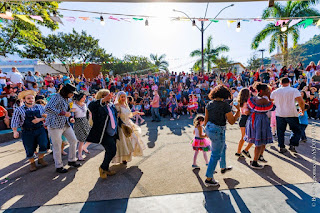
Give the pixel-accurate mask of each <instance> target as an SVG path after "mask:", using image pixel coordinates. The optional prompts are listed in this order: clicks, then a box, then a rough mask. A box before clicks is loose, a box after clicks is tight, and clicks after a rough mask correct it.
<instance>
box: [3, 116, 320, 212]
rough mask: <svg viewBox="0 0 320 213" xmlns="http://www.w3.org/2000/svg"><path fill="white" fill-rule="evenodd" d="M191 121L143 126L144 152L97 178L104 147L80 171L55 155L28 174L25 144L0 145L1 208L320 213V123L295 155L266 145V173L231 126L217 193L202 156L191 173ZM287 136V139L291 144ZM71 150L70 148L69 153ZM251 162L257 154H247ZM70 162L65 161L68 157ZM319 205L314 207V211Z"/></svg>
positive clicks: (311, 128) (93, 148)
mask: <svg viewBox="0 0 320 213" xmlns="http://www.w3.org/2000/svg"><path fill="white" fill-rule="evenodd" d="M192 132H193V126H192V120H188V119H187V118H186V117H182V118H181V119H180V120H176V121H169V120H168V119H163V121H162V122H160V123H152V122H150V120H149V119H147V122H146V124H144V125H142V135H143V140H144V142H145V143H146V144H147V149H146V150H145V152H144V156H143V157H136V158H134V159H133V161H132V162H129V163H128V164H127V165H126V166H125V165H113V166H112V168H111V169H112V170H116V171H117V174H116V175H115V176H112V177H108V178H107V179H106V180H102V179H100V178H99V172H98V167H99V165H100V163H101V162H102V159H103V156H104V151H103V148H102V146H100V145H97V144H92V145H90V147H89V150H90V152H91V153H90V154H89V155H87V158H86V161H85V162H84V163H83V166H82V167H80V168H78V169H74V168H70V170H69V172H68V173H66V174H58V173H56V172H55V168H54V162H53V158H52V155H51V154H48V155H46V157H45V159H46V161H47V162H48V163H49V166H47V167H45V168H40V169H38V171H36V172H32V173H30V172H29V163H28V161H27V160H26V159H25V151H24V148H23V145H22V143H21V141H15V142H14V141H12V142H6V143H1V144H0V159H1V162H0V180H1V185H0V192H1V197H0V206H1V211H2V212H34V211H36V212H49V211H54V212H66V211H68V212H79V211H82V212H98V211H101V212H125V211H127V212H206V211H207V212H320V200H319V197H320V186H319V180H320V169H319V167H318V166H319V159H320V149H319V148H320V143H319V140H320V124H319V122H314V125H309V127H308V129H307V136H308V137H309V139H308V142H307V143H303V144H300V146H299V147H298V148H297V151H298V152H299V153H298V154H293V153H290V152H287V153H285V154H280V153H279V152H278V151H277V150H278V147H277V142H276V141H275V142H274V144H272V145H270V146H268V147H267V149H266V151H265V154H264V157H265V159H266V160H268V163H267V164H266V166H265V168H264V169H263V170H252V169H251V168H250V167H249V166H248V165H249V163H250V159H248V158H246V159H238V158H237V157H235V156H234V153H235V151H236V149H237V145H238V141H239V138H240V129H239V126H238V125H237V124H236V125H233V126H231V125H228V126H227V133H226V136H227V137H226V140H227V145H228V148H227V164H228V165H232V166H233V170H232V171H231V172H227V173H225V174H221V173H220V168H219V166H218V167H217V170H216V171H217V172H218V173H217V174H216V175H215V178H216V179H217V180H218V181H219V182H220V187H209V188H207V187H205V186H204V179H205V172H206V166H205V162H204V160H203V157H202V155H199V157H198V165H199V166H200V167H201V168H200V170H198V169H196V170H193V169H192V168H191V165H192V160H193V150H192V147H191V144H190V141H191V140H192V138H193V134H192ZM288 137H289V132H287V136H286V144H288ZM312 137H313V138H314V142H315V143H317V147H318V148H317V152H316V157H317V161H318V162H317V163H316V165H317V167H316V168H317V170H316V178H317V182H318V183H313V179H312V178H313V164H312V159H313V157H314V155H313V153H312ZM67 151H68V150H67ZM250 153H251V155H252V156H253V148H252V149H251V150H250ZM63 159H64V162H65V163H67V157H64V158H63ZM313 197H317V199H316V200H315V201H312V198H313ZM312 205H315V207H312Z"/></svg>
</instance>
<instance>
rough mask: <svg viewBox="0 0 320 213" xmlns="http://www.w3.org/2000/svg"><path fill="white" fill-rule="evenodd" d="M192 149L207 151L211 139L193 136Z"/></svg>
mask: <svg viewBox="0 0 320 213" xmlns="http://www.w3.org/2000/svg"><path fill="white" fill-rule="evenodd" d="M191 143H192V147H193V150H201V151H204V152H208V151H210V150H211V148H210V146H211V141H210V140H209V139H207V138H194V139H193V140H192V141H191Z"/></svg>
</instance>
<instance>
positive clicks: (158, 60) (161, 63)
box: [150, 54, 169, 71]
mask: <svg viewBox="0 0 320 213" xmlns="http://www.w3.org/2000/svg"><path fill="white" fill-rule="evenodd" d="M165 57H166V55H165V54H162V55H160V56H158V55H157V54H150V59H151V62H152V63H153V64H154V65H155V66H156V67H157V69H158V70H157V71H161V70H164V71H167V70H168V67H169V62H167V61H166V60H165Z"/></svg>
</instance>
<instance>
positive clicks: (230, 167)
mask: <svg viewBox="0 0 320 213" xmlns="http://www.w3.org/2000/svg"><path fill="white" fill-rule="evenodd" d="M231 170H232V166H228V167H227V168H223V169H221V173H222V174H224V173H226V172H227V171H231Z"/></svg>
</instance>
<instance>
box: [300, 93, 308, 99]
mask: <svg viewBox="0 0 320 213" xmlns="http://www.w3.org/2000/svg"><path fill="white" fill-rule="evenodd" d="M301 92H302V93H303V96H302V99H303V100H305V101H306V100H307V98H308V96H307V93H306V92H305V91H303V90H301Z"/></svg>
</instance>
